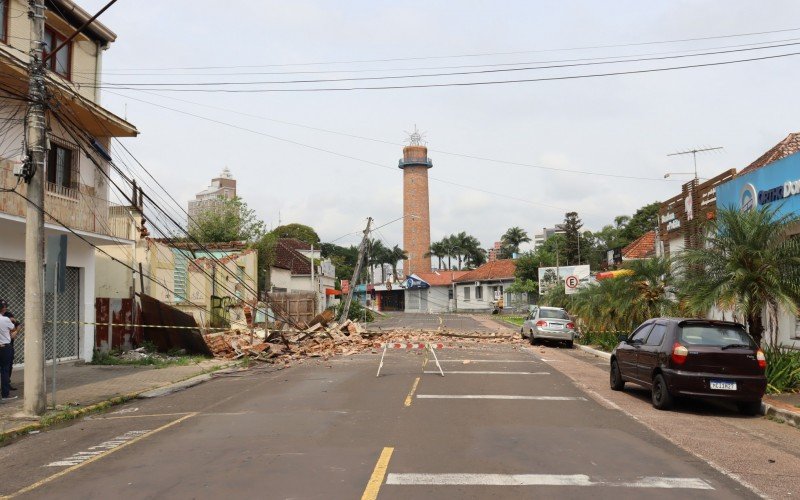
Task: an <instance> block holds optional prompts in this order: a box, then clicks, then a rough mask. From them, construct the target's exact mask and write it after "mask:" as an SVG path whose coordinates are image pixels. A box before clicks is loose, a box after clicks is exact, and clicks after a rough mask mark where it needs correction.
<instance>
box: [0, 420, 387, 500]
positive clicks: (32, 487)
mask: <svg viewBox="0 0 800 500" xmlns="http://www.w3.org/2000/svg"><path fill="white" fill-rule="evenodd" d="M195 415H197V412H194V413H189V414H188V415H185V416H183V417H181V418H179V419H177V420H173V421H172V422H170V423H168V424H164V425H162V426H161V427H158V428H157V429H153V430H152V431H150V432H148V433H147V434H142V435H141V436H138V437H135V438H133V439H131V440H130V441H127V442H125V443H123V444H121V445H119V446H117V447H116V448H112V449H110V450H108V451H107V452H105V453H103V454H101V455H95V456H93V457H92V458H90V459H88V460H85V461H83V462H81V463H79V464H77V465H73V466H72V467H68V468H66V469H64V470H62V471H61V472H57V473H55V474H53V475H52V476H48V477H46V478H44V479H41V480H39V481H36V482H35V483H33V484H31V485H30V486H26V487H25V488H22V489H21V490H19V491H17V492H16V493H12V494H11V495H9V496H7V497H1V498H14V497H16V496H19V495H22V494H24V493H28V492H29V491H32V490H35V489H36V488H38V487H39V486H42V485H44V484H47V483H49V482H51V481H54V480H56V479H58V478H60V477H62V476H65V475H67V474H69V473H70V472H72V471H74V470H77V469H80V468H81V467H83V466H85V465H89V464H90V463H92V462H96V461H98V460H100V459H101V458H105V457H107V456H109V455H111V454H112V453H114V452H115V451H119V450H121V449H122V448H125V447H126V446H130V445H132V444H133V443H136V442H138V441H141V440H142V439H144V438H146V437H149V436H152V435H153V434H155V433H157V432H161V431H163V430H164V429H168V428H170V427H172V426H173V425H177V424H179V423H181V422H183V421H184V420H186V419H187V418H191V417H194V416H195ZM390 455H391V453H390ZM378 463H380V461H379V462H378ZM384 470H385V469H384ZM381 480H383V476H381Z"/></svg>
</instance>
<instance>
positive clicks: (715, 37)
mask: <svg viewBox="0 0 800 500" xmlns="http://www.w3.org/2000/svg"><path fill="white" fill-rule="evenodd" d="M792 31H800V28H784V29H777V30H769V31H753V32H749V33H734V34H725V35H711V36H700V37H691V38H678V39H671V40H651V41H644V42H628V43H617V44H596V45H586V46H575V47H558V48H548V49H535V50H516V51H506V52H477V53H466V54H455V55H433V56H415V57H389V58H380V59H356V60H346V61H318V62H301V63H276V64H255V65H230V66H184V67H166V68H165V67H160V68H158V67H150V68H147V67H145V68H129V69H131V70H145V71H159V70H194V69H231V68H269V67H287V66H322V65H331V64H362V63H373V62H395V61H422V60H431V59H458V58H472V57H487V56H505V55H517V54H534V53H544V52H567V51H576V50H594V49H611V48H621V47H641V46H645V45H663V44H670V43H683V42H698V41H703V40H720V39H725V38H739V37H747V36H757V35H770V34H774V33H787V32H792ZM124 69H126V68H117V69H116V70H117V71H121V70H124ZM112 70H114V69H113V68H112Z"/></svg>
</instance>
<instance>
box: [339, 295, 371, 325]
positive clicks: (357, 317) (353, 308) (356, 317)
mask: <svg viewBox="0 0 800 500" xmlns="http://www.w3.org/2000/svg"><path fill="white" fill-rule="evenodd" d="M343 310H344V301H341V302H339V305H337V306H336V319H337V320H338V319H339V317H340V316H341V315H342V311H343ZM365 310H366V314H367V323H369V322H371V321H375V315H374V314H372V311H370V310H369V309H366V308H365V307H364V306H362V305H361V303H360V302H358V301H356V300H353V301H352V302H351V303H350V311H349V312H348V313H347V319H349V320H350V321H364V311H365Z"/></svg>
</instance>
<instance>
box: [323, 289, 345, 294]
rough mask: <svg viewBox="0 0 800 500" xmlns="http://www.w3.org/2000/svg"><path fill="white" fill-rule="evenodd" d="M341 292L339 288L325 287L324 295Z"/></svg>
mask: <svg viewBox="0 0 800 500" xmlns="http://www.w3.org/2000/svg"><path fill="white" fill-rule="evenodd" d="M341 294H342V291H341V290H334V289H333V288H326V289H325V295H341Z"/></svg>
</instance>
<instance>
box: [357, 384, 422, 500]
mask: <svg viewBox="0 0 800 500" xmlns="http://www.w3.org/2000/svg"><path fill="white" fill-rule="evenodd" d="M417 380H419V379H417ZM393 452H394V448H392V447H389V446H387V447H385V448H384V449H383V451H381V456H380V457H378V463H376V464H375V469H374V470H373V471H372V475H371V476H370V478H369V482H368V483H367V487H366V488H365V489H364V494H363V495H361V500H375V499H376V498H378V492H379V491H380V489H381V484H383V478H384V476H386V469H388V468H389V460H390V459H391V458H392V453H393Z"/></svg>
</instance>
